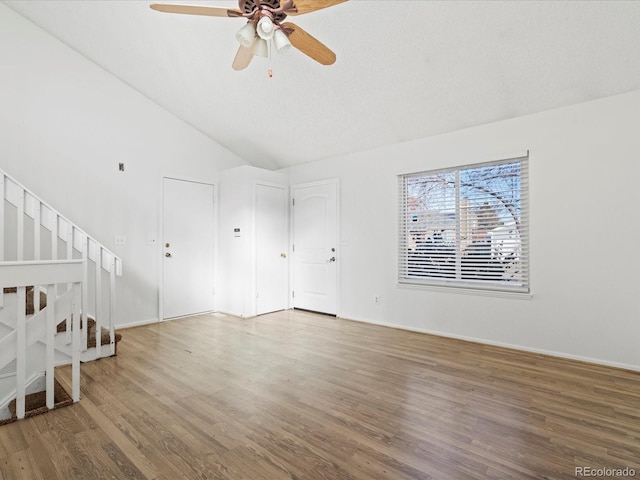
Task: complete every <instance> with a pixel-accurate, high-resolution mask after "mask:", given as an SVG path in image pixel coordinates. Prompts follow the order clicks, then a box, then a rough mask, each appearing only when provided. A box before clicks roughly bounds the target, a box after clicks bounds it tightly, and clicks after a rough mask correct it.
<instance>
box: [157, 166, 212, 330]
mask: <svg viewBox="0 0 640 480" xmlns="http://www.w3.org/2000/svg"><path fill="white" fill-rule="evenodd" d="M165 180H177V181H180V182H190V183H199V184H202V185H210V186H211V187H213V310H212V312H217V311H218V262H219V250H218V248H219V247H218V244H219V243H220V242H219V241H218V235H219V233H218V230H219V228H218V186H217V185H216V184H215V183H213V182H203V181H202V180H195V179H193V178H185V177H182V178H181V177H175V176H169V175H163V176H162V178H161V179H160V195H159V197H160V198H159V204H160V205H159V209H158V210H159V212H160V218H159V219H158V229H159V230H158V235H156V238H159V239H160V242H156V254H157V255H158V322H159V323H161V322H165V321H170V320H174V319H175V318H180V317H175V318H168V319H165V318H164V261H163V255H162V252H163V251H164V246H163V245H164V244H165V243H166V242H165V239H164V181H165Z"/></svg>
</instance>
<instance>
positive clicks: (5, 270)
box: [0, 260, 86, 419]
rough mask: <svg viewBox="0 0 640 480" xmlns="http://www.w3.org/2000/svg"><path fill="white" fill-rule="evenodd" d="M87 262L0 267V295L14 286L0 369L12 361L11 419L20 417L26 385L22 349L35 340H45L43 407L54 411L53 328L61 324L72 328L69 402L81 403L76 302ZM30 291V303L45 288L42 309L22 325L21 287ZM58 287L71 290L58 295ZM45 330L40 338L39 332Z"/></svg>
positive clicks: (23, 301) (23, 292)
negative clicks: (13, 304) (11, 321)
mask: <svg viewBox="0 0 640 480" xmlns="http://www.w3.org/2000/svg"><path fill="white" fill-rule="evenodd" d="M85 265H86V262H85V261H83V260H58V261H56V260H53V261H27V262H0V290H3V289H4V288H7V287H12V288H13V287H17V302H16V313H15V315H16V325H15V331H14V332H12V333H11V334H10V335H7V336H6V337H4V338H3V339H2V340H1V341H0V345H1V346H2V348H1V349H0V365H2V366H4V365H5V364H7V363H8V362H9V361H12V360H13V358H15V360H16V387H15V399H16V417H17V418H18V419H23V418H24V416H25V397H26V392H25V384H26V381H27V370H26V365H27V357H26V356H27V349H28V348H29V347H30V346H31V345H33V344H34V343H35V342H37V341H44V343H45V349H46V355H45V358H46V360H45V365H44V370H45V379H46V405H47V408H49V409H52V408H53V407H54V402H55V397H54V391H55V387H54V379H55V371H54V367H55V335H56V330H57V326H58V324H59V323H60V322H62V321H63V320H66V323H67V325H69V324H71V323H73V325H72V327H71V331H72V342H71V389H72V392H71V398H72V400H73V401H74V402H77V401H79V400H80V353H81V350H82V345H81V343H80V337H81V335H80V302H81V292H82V290H83V282H84V277H85V271H86V268H85ZM31 285H35V286H36V287H34V292H33V293H34V304H35V303H37V297H38V295H39V293H40V286H46V287H45V288H46V293H47V306H46V307H45V308H44V309H43V310H42V311H39V312H38V313H36V314H35V315H34V316H33V317H31V318H30V319H29V320H27V315H26V309H25V306H26V288H27V287H28V286H31ZM58 285H67V286H68V285H71V288H67V289H66V291H65V293H63V294H62V295H60V296H58V295H57V293H56V291H57V290H58V288H57V286H58ZM42 330H44V332H45V333H44V335H42V333H40V332H41V331H42Z"/></svg>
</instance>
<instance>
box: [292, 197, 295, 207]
mask: <svg viewBox="0 0 640 480" xmlns="http://www.w3.org/2000/svg"><path fill="white" fill-rule="evenodd" d="M291 205H292V206H294V207H295V206H296V199H295V198H292V199H291Z"/></svg>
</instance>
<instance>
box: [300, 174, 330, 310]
mask: <svg viewBox="0 0 640 480" xmlns="http://www.w3.org/2000/svg"><path fill="white" fill-rule="evenodd" d="M321 185H335V187H336V257H338V261H337V262H336V263H337V264H336V317H339V316H340V291H341V288H340V284H341V282H340V278H341V277H342V275H341V272H342V267H341V264H342V249H341V248H340V247H341V243H342V242H341V241H340V179H339V178H329V179H326V180H317V181H314V182H305V183H296V184H294V185H291V186H290V187H289V212H290V213H289V219H290V222H289V225H290V231H289V258H293V256H292V255H293V251H292V245H293V240H294V234H295V215H294V212H293V208H294V207H293V199H294V192H295V190H296V189H297V188H305V187H318V186H321ZM294 271H295V267H294V262H289V304H288V308H289V309H292V308H295V306H294V301H293V287H294V281H295V278H294Z"/></svg>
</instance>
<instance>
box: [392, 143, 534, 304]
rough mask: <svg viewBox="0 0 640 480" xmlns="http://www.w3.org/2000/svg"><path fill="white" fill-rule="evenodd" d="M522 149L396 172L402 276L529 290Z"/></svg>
mask: <svg viewBox="0 0 640 480" xmlns="http://www.w3.org/2000/svg"><path fill="white" fill-rule="evenodd" d="M528 193H529V190H528V155H527V156H522V157H518V158H511V159H509V160H503V161H499V162H492V163H485V164H478V165H473V166H468V167H460V168H455V169H448V170H438V171H432V172H421V173H412V174H407V175H400V176H399V194H400V200H399V206H400V212H399V219H400V228H399V249H400V251H399V265H398V280H399V282H401V283H411V284H428V285H448V286H457V287H469V288H482V289H491V290H501V291H516V292H529V214H528V204H529V201H528V200H529V195H528Z"/></svg>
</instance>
